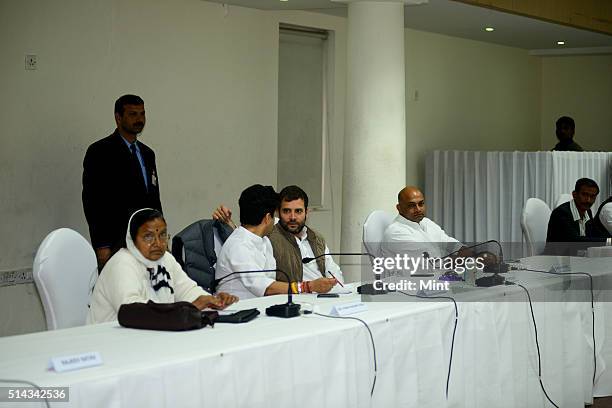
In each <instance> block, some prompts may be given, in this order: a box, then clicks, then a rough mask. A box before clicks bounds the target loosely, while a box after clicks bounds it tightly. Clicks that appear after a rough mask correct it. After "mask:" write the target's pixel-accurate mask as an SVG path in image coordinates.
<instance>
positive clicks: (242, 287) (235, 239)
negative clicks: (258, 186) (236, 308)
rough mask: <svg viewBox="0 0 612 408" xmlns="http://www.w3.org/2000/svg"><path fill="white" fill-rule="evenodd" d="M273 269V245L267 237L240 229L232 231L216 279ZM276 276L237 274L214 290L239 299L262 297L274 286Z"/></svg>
mask: <svg viewBox="0 0 612 408" xmlns="http://www.w3.org/2000/svg"><path fill="white" fill-rule="evenodd" d="M265 269H272V270H274V269H276V261H275V260H274V255H273V254H272V245H271V244H270V240H269V239H268V237H267V236H263V237H261V236H259V235H257V234H255V233H253V232H251V231H249V230H248V229H246V228H245V227H243V226H240V227H238V228H236V229H235V230H234V232H233V233H232V235H230V236H229V238H228V239H227V240H226V241H225V243H224V244H223V247H222V248H221V252H220V253H219V257H218V258H217V266H216V272H215V279H222V278H224V277H226V276H228V275H229V274H230V273H233V272H240V271H261V270H265ZM275 276H276V272H261V273H237V274H235V275H234V276H228V277H227V278H226V279H224V280H222V281H221V283H220V284H219V286H218V288H217V290H219V291H223V292H227V293H231V294H233V295H236V296H238V297H240V299H249V298H253V297H260V296H264V295H265V293H266V289H267V288H268V286H270V285H271V284H272V283H274V281H275V279H274V277H275Z"/></svg>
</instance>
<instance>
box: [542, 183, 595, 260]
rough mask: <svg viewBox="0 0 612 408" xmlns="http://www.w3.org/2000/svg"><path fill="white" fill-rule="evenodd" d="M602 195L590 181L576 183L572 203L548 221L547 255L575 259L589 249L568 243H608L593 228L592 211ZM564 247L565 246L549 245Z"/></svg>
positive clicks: (557, 209) (561, 206) (559, 208)
mask: <svg viewBox="0 0 612 408" xmlns="http://www.w3.org/2000/svg"><path fill="white" fill-rule="evenodd" d="M598 194H599V186H598V185H597V183H596V182H595V181H593V180H591V179H588V178H581V179H579V180H578V181H576V185H575V187H574V191H573V192H572V197H573V199H572V200H570V201H569V202H567V203H564V204H561V205H560V206H558V207H557V208H555V209H554V210H553V212H552V213H551V214H550V220H549V221H548V232H547V234H546V242H547V245H546V252H545V253H547V254H557V255H562V254H565V255H567V254H569V255H575V254H576V252H577V250H578V249H581V248H582V249H584V248H586V247H587V246H589V245H572V248H569V247H568V245H567V243H589V242H591V243H592V242H605V241H606V239H605V237H602V236H601V234H600V232H599V231H598V230H597V229H596V228H595V227H594V225H593V221H592V219H593V213H592V212H591V207H592V206H593V203H594V202H595V199H596V198H597V195H598ZM550 243H564V244H550Z"/></svg>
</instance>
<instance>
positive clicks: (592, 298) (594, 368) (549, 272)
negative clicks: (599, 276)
mask: <svg viewBox="0 0 612 408" xmlns="http://www.w3.org/2000/svg"><path fill="white" fill-rule="evenodd" d="M517 270H518V271H528V272H537V273H544V274H549V275H561V276H563V275H586V276H588V277H589V281H590V285H591V315H592V317H593V333H592V336H593V385H595V375H596V374H597V351H596V348H595V296H594V295H593V275H591V274H590V273H587V272H551V271H540V270H537V269H527V268H519V269H517Z"/></svg>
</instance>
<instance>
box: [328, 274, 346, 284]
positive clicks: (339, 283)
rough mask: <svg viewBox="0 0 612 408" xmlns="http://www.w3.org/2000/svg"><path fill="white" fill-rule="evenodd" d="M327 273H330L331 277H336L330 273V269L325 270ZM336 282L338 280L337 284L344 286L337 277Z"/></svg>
mask: <svg viewBox="0 0 612 408" xmlns="http://www.w3.org/2000/svg"><path fill="white" fill-rule="evenodd" d="M327 273H329V274H330V275H331V277H332V278H334V279H336V277H335V276H334V274H333V273H331V272H330V271H327ZM336 282H338V285H340V286H342V287H344V285H343V284H342V282H340V281H339V280H338V279H336Z"/></svg>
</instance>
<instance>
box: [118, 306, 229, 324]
mask: <svg viewBox="0 0 612 408" xmlns="http://www.w3.org/2000/svg"><path fill="white" fill-rule="evenodd" d="M217 316H218V313H217V312H212V313H208V314H206V315H203V314H202V312H201V311H200V310H199V309H198V308H197V307H195V306H194V305H193V304H191V303H189V302H175V303H155V302H152V301H148V302H147V303H129V304H123V305H121V306H120V307H119V313H118V314H117V318H118V320H119V324H120V325H121V326H123V327H130V328H132V329H147V330H166V331H183V330H194V329H201V328H203V327H206V326H207V325H211V326H214V324H215V320H216V318H217Z"/></svg>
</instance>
